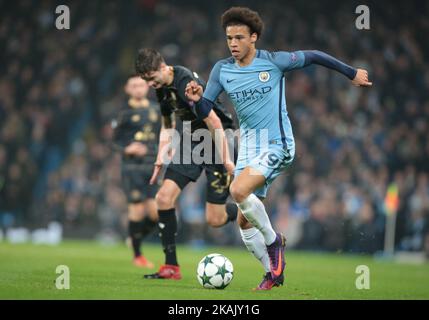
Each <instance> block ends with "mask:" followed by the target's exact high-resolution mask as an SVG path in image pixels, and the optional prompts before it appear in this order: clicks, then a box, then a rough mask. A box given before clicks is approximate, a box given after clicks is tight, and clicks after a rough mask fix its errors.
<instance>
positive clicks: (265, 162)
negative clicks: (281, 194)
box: [234, 144, 295, 198]
mask: <svg viewBox="0 0 429 320" xmlns="http://www.w3.org/2000/svg"><path fill="white" fill-rule="evenodd" d="M294 156H295V148H292V149H286V150H285V149H283V146H282V145H279V144H270V145H268V148H266V149H264V150H261V151H260V152H258V153H257V154H256V153H255V154H254V156H252V157H249V156H246V157H245V156H243V157H240V154H239V155H238V160H237V164H236V166H235V171H234V176H235V177H238V175H239V174H240V173H241V171H243V170H244V168H246V167H250V168H251V169H256V170H257V172H255V173H256V174H261V173H262V174H263V175H264V177H265V184H264V186H262V187H260V188H258V189H256V190H255V192H254V194H255V195H256V196H258V197H262V198H265V197H266V195H267V191H268V187H269V186H270V185H271V183H272V182H273V181H274V179H275V178H277V177H278V176H279V175H280V174H281V173H282V172H284V171H285V170H286V169H287V168H288V167H289V166H290V165H291V163H292V162H293V159H294Z"/></svg>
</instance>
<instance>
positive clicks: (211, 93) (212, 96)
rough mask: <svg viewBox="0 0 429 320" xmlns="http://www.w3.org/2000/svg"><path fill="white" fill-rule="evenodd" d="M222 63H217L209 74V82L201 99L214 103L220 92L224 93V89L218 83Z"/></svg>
mask: <svg viewBox="0 0 429 320" xmlns="http://www.w3.org/2000/svg"><path fill="white" fill-rule="evenodd" d="M224 63H225V62H223V61H218V62H217V63H216V64H215V65H214V67H213V69H212V71H211V72H210V77H209V81H208V82H207V86H206V89H205V90H204V94H203V97H204V98H205V99H206V100H209V101H211V102H214V101H216V99H217V98H218V97H219V95H220V94H221V93H222V91H224V88H223V86H222V84H221V83H220V70H221V67H222V65H223V64H224Z"/></svg>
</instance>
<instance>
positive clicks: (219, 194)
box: [136, 49, 238, 280]
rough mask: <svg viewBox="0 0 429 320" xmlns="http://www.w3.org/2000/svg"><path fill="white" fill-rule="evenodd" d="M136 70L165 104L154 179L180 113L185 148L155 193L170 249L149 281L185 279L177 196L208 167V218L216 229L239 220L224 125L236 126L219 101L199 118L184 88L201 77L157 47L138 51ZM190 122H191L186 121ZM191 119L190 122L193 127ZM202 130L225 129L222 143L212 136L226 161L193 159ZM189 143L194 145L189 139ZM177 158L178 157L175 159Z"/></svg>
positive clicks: (165, 247)
mask: <svg viewBox="0 0 429 320" xmlns="http://www.w3.org/2000/svg"><path fill="white" fill-rule="evenodd" d="M136 72H137V73H138V74H139V75H140V76H141V77H142V78H143V79H145V80H146V81H147V82H148V84H149V85H150V86H152V87H153V88H154V89H156V93H157V97H158V101H159V103H160V107H161V113H162V122H163V128H162V130H161V139H160V143H159V152H158V158H157V160H156V163H155V168H154V173H153V176H152V181H151V182H154V179H155V178H156V177H157V176H158V174H159V172H160V170H161V167H162V165H163V164H164V163H165V161H164V160H163V156H164V155H163V154H162V153H163V151H162V150H167V149H168V148H165V147H166V146H167V145H168V139H166V138H163V134H164V133H165V132H166V130H167V129H173V128H174V127H175V124H174V118H173V115H174V114H176V116H177V117H179V118H180V120H182V122H183V129H182V132H181V134H180V142H181V143H180V150H181V151H180V152H179V153H178V154H176V155H175V156H174V157H176V156H177V157H179V158H176V159H179V160H180V161H172V162H170V163H169V164H168V167H167V169H166V172H165V176H164V179H163V182H162V185H161V188H160V190H159V191H158V193H157V195H156V203H157V206H158V215H159V224H158V225H159V231H160V236H161V242H162V246H163V250H164V253H165V264H164V265H162V266H161V267H160V269H159V271H158V272H157V273H155V274H151V275H146V276H145V278H149V279H175V280H178V279H181V277H182V276H181V273H180V268H179V264H178V262H177V255H176V240H175V237H176V233H177V219H176V212H175V206H176V199H177V198H178V196H179V195H180V193H181V191H182V190H183V189H184V188H185V187H186V185H187V184H188V183H189V182H191V181H192V182H194V181H196V180H197V179H198V177H199V176H200V175H201V172H202V171H203V170H205V174H206V176H207V197H206V220H207V222H208V224H209V225H210V226H212V227H220V226H223V225H225V224H226V223H228V222H229V221H235V219H236V217H237V211H238V210H237V206H236V205H235V204H232V203H228V204H227V203H226V200H227V198H228V196H229V184H230V181H231V176H230V175H231V174H232V172H233V170H234V168H235V166H234V162H233V160H232V159H231V158H230V155H229V151H228V143H227V140H226V137H225V132H224V129H234V124H233V120H232V116H231V114H229V113H228V112H227V110H226V109H225V108H224V107H223V106H222V105H220V104H216V106H215V107H214V108H213V110H212V112H210V113H209V114H208V115H206V116H205V117H204V118H200V117H198V116H197V114H196V112H195V106H194V105H193V104H192V103H190V102H189V100H188V99H187V98H186V97H185V88H186V86H187V84H188V83H189V82H191V81H196V82H197V83H199V84H200V85H201V86H205V82H204V81H202V80H201V79H200V78H199V77H198V75H197V74H196V73H195V72H192V71H190V70H189V69H187V68H185V67H182V66H169V65H167V64H166V63H165V61H164V59H163V57H162V56H161V54H160V53H159V52H157V51H156V50H153V49H141V50H139V53H138V57H137V61H136ZM186 123H187V124H188V125H186ZM189 123H190V125H189ZM198 129H203V130H210V131H209V135H211V136H210V138H212V137H213V139H214V137H215V132H216V135H217V134H218V133H220V141H221V142H220V143H216V144H215V143H214V142H213V141H212V139H210V143H211V144H212V148H213V150H214V152H212V155H213V156H214V155H215V153H216V151H217V152H218V154H219V153H220V154H221V159H222V161H221V163H219V161H215V159H214V157H213V158H212V159H211V161H204V162H202V163H201V164H197V163H196V162H195V161H194V158H193V157H192V159H188V160H189V161H186V159H185V158H187V157H188V158H189V155H190V154H192V151H195V148H196V146H197V145H198V144H199V143H200V142H201V141H200V140H201V139H198V138H197V139H195V140H197V141H193V140H194V138H195V135H194V133H195V132H196V130H198ZM186 141H188V142H189V143H186ZM173 160H174V159H173Z"/></svg>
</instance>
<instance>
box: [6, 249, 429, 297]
mask: <svg viewBox="0 0 429 320" xmlns="http://www.w3.org/2000/svg"><path fill="white" fill-rule="evenodd" d="M144 249H145V253H146V255H147V256H148V257H150V258H151V259H153V261H154V262H156V263H157V265H159V263H161V262H162V259H163V258H162V257H163V255H162V252H161V250H160V247H159V246H158V245H150V246H145V247H144ZM213 252H218V253H222V254H224V255H226V256H227V257H228V258H229V259H230V260H231V261H232V263H233V265H234V269H235V270H234V279H233V281H232V283H231V284H230V286H229V287H227V288H226V289H225V290H209V289H204V288H202V287H200V285H199V283H198V282H197V279H196V276H195V273H196V267H197V263H198V261H199V260H200V259H201V258H202V257H203V256H204V255H206V254H208V253H213ZM178 255H179V262H180V263H181V269H182V274H183V279H182V280H180V281H172V280H145V279H143V278H142V275H143V274H144V273H145V270H144V269H140V268H137V267H134V266H133V265H132V264H131V262H130V251H129V249H128V248H126V247H125V246H124V245H117V246H102V245H100V244H97V243H95V242H81V241H79V242H75V241H67V242H65V243H63V244H62V245H60V246H57V247H49V246H38V245H30V244H26V245H11V244H7V243H4V242H3V243H0V299H174V300H190V299H234V300H240V299H270V300H271V299H429V265H428V264H426V265H406V264H396V263H393V262H386V261H377V260H374V259H372V258H371V257H366V256H348V255H339V254H315V253H302V252H287V256H286V257H287V263H288V265H287V268H286V276H287V278H286V281H285V285H284V286H283V287H280V288H274V289H273V290H271V291H268V292H256V293H255V292H252V291H251V289H252V288H253V287H254V286H256V285H257V284H258V282H259V281H260V279H261V276H262V269H261V267H260V265H259V263H258V262H257V261H255V260H254V258H253V257H252V256H251V255H250V254H249V253H248V252H247V251H246V250H245V248H244V247H243V248H236V249H231V248H206V249H204V250H193V249H191V248H189V247H183V246H181V247H179V248H178ZM58 265H67V266H68V267H69V268H70V290H58V289H56V287H55V279H56V277H57V276H58V274H56V273H55V269H56V267H57V266H58ZM358 265H367V266H368V267H369V268H370V289H369V290H357V289H356V287H355V281H356V278H357V277H358V275H357V274H356V273H355V269H356V267H357V266H358Z"/></svg>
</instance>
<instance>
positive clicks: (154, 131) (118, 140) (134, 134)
mask: <svg viewBox="0 0 429 320" xmlns="http://www.w3.org/2000/svg"><path fill="white" fill-rule="evenodd" d="M112 127H113V129H114V134H113V143H114V144H115V145H116V146H117V147H119V148H120V149H121V150H122V164H123V166H124V169H130V170H133V169H143V170H145V169H148V170H152V166H153V164H154V163H155V161H156V156H157V153H158V142H159V133H160V130H161V121H160V112H159V108H158V105H157V104H156V103H153V102H150V101H149V100H146V101H145V102H144V103H143V104H142V105H136V104H133V103H132V102H131V101H128V103H127V104H126V107H125V108H123V109H122V110H120V111H119V113H118V115H117V117H116V119H115V120H113V121H112ZM133 142H140V143H142V144H144V145H146V147H147V148H148V151H147V154H146V155H145V156H144V157H136V156H129V155H126V154H125V153H124V148H126V147H127V146H128V145H130V144H131V143H133Z"/></svg>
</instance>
